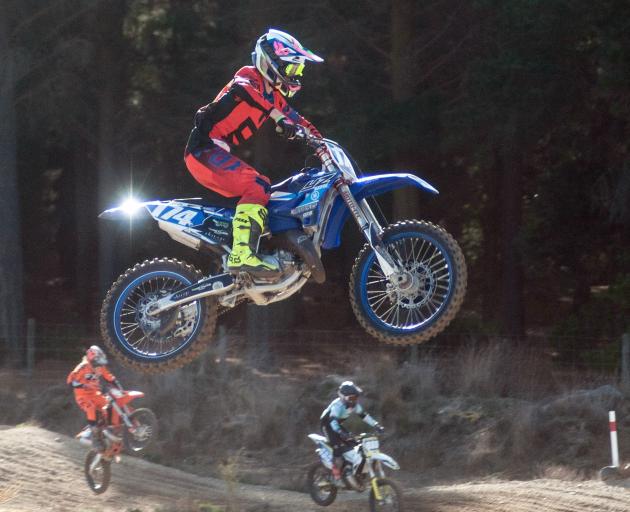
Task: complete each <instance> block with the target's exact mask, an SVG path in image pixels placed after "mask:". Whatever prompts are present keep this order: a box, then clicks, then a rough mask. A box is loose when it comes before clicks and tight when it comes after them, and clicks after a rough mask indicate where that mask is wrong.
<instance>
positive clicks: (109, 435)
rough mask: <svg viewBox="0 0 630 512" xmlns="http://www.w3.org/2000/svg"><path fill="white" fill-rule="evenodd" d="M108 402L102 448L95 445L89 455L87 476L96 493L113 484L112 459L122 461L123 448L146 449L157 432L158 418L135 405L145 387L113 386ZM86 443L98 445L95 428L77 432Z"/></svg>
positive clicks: (102, 423) (103, 414)
mask: <svg viewBox="0 0 630 512" xmlns="http://www.w3.org/2000/svg"><path fill="white" fill-rule="evenodd" d="M104 395H105V396H106V397H107V402H108V404H107V405H106V406H105V407H103V409H102V410H101V411H100V414H99V416H100V418H99V426H100V427H101V429H100V436H101V440H100V441H101V443H100V444H101V446H102V449H100V450H95V449H94V448H92V450H90V451H89V452H88V454H87V456H86V457H85V467H84V471H85V478H86V480H87V483H88V485H89V487H90V489H92V491H94V492H95V493H96V494H101V493H104V492H105V491H106V490H107V488H108V487H109V481H110V478H111V463H112V461H115V462H120V455H121V453H122V452H123V449H126V450H127V452H129V453H138V452H141V451H143V450H145V449H146V448H147V447H148V446H149V445H150V444H151V443H152V442H153V441H154V440H155V438H156V436H157V430H158V427H157V419H156V417H155V414H153V411H151V410H150V409H147V408H139V409H133V408H132V407H131V405H130V404H131V402H132V401H133V400H135V399H136V398H142V397H143V396H144V393H142V392H141V391H125V390H122V389H118V388H116V387H111V388H109V389H108V390H107V391H105V393H104ZM76 437H77V438H78V439H79V441H80V442H81V443H82V444H85V445H89V446H90V447H92V446H94V443H93V442H92V431H91V429H90V427H89V426H88V427H85V428H84V429H83V430H82V431H81V432H79V433H78V434H77V436H76Z"/></svg>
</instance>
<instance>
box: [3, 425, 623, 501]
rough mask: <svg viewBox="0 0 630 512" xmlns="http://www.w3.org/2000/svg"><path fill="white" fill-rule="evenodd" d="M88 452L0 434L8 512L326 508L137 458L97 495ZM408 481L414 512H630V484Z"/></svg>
mask: <svg viewBox="0 0 630 512" xmlns="http://www.w3.org/2000/svg"><path fill="white" fill-rule="evenodd" d="M85 454H86V448H85V447H83V446H81V445H80V444H79V443H78V442H77V441H76V440H74V439H71V438H69V437H67V436H63V435H60V434H57V433H53V432H50V431H47V430H44V429H41V428H38V427H34V426H18V427H11V428H4V429H2V430H0V510H1V511H3V512H18V511H20V512H27V511H29V512H30V511H36V510H46V511H68V510H76V511H95V512H96V511H128V510H134V511H142V512H149V511H166V510H169V511H181V512H184V511H191V512H192V511H198V510H213V511H214V510H216V511H220V510H231V511H252V512H253V511H257V512H258V511H279V512H285V511H286V512H288V511H295V510H299V511H300V512H307V511H316V510H319V511H322V510H324V509H323V508H321V507H318V506H316V505H315V504H313V503H312V502H311V500H310V498H309V496H308V495H307V494H302V493H299V492H292V491H285V490H280V489H276V488H273V487H266V486H255V485H243V484H240V483H238V482H226V481H222V480H218V479H214V478H202V477H199V476H195V475H192V474H190V473H186V472H183V471H179V470H177V469H173V468H169V467H165V466H161V465H158V464H154V463H151V462H148V461H145V460H141V459H139V458H134V457H130V456H124V457H123V460H122V462H121V463H120V464H115V465H114V467H113V468H112V484H111V486H110V488H109V489H108V490H107V492H106V493H105V494H103V495H100V496H96V495H94V494H93V493H92V492H91V491H90V489H89V488H88V487H87V485H86V483H85V480H84V476H83V461H84V457H85ZM403 480H404V481H403V482H402V484H403V489H404V494H405V510H406V511H408V512H409V511H412V512H429V511H435V512H441V511H444V512H455V511H458V512H467V511H469V512H481V511H506V512H507V511H510V512H521V511H523V512H524V511H538V510H545V511H558V512H559V511H562V512H573V511H576V512H577V511H590V510H593V511H595V510H597V511H609V512H614V511H630V489H628V488H627V487H626V486H627V485H630V484H627V483H626V482H617V483H616V484H615V485H610V484H604V483H602V482H599V481H595V480H591V481H566V480H553V479H541V480H532V481H500V480H497V481H483V482H470V483H460V484H456V485H436V486H423V487H420V486H418V487H415V486H414V484H413V481H412V479H410V478H404V479H403ZM200 506H201V507H200ZM213 507H214V508H213ZM327 510H330V511H331V512H333V511H344V512H346V511H347V512H355V511H363V510H368V505H367V496H365V495H358V494H351V493H341V496H340V499H339V500H338V501H337V502H336V503H335V504H333V505H332V506H330V507H329V508H328V509H327Z"/></svg>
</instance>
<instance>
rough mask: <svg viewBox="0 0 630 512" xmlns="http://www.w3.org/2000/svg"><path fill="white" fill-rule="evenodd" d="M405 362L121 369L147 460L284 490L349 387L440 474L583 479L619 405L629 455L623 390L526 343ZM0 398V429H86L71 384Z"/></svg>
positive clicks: (403, 457) (400, 443)
mask: <svg viewBox="0 0 630 512" xmlns="http://www.w3.org/2000/svg"><path fill="white" fill-rule="evenodd" d="M395 356H396V353H395V352H394V351H392V352H383V353H380V355H379V357H375V356H374V354H367V355H360V356H355V357H354V358H352V361H351V364H348V365H345V366H344V369H343V370H342V371H341V372H340V371H339V370H340V368H339V366H337V367H336V368H335V369H334V371H336V372H338V373H333V374H329V375H327V374H326V373H325V370H324V371H321V372H314V371H313V368H314V367H316V366H317V365H321V367H322V368H324V369H325V368H327V365H326V364H325V361H324V364H322V361H319V360H317V361H315V363H317V365H315V366H314V363H313V364H310V363H309V362H308V361H306V362H302V363H300V364H305V365H308V368H309V369H308V371H307V372H301V371H300V369H299V368H297V367H295V366H291V362H287V361H293V360H290V359H289V358H287V360H283V359H282V358H280V357H279V356H277V355H276V357H275V358H274V359H275V362H274V365H273V366H271V365H269V363H268V360H269V358H263V359H261V360H260V361H259V360H257V358H256V357H255V354H252V353H251V352H250V353H249V354H248V355H247V358H246V362H244V361H243V360H239V359H237V358H235V357H232V358H231V359H227V358H225V357H223V355H222V357H220V358H218V357H217V353H215V352H213V351H212V350H211V351H209V352H207V353H206V354H204V356H202V357H201V358H200V359H199V360H198V361H196V362H195V363H193V364H191V365H190V366H188V367H187V368H185V369H183V370H178V371H176V372H172V373H169V374H166V375H161V376H153V377H145V376H140V375H137V374H134V373H131V372H128V371H124V370H121V371H120V372H119V373H120V374H119V377H120V378H121V380H122V381H123V383H124V384H125V385H126V386H127V387H128V388H135V389H141V390H143V391H145V392H146V393H147V397H146V399H144V400H143V402H144V404H143V405H144V406H147V407H150V408H151V409H153V410H154V412H155V413H156V415H157V417H158V419H159V422H160V432H161V435H160V439H159V441H158V443H157V446H156V447H155V449H154V451H153V452H152V453H151V454H149V457H150V458H152V459H153V460H155V461H156V462H161V463H166V464H171V465H177V466H181V467H184V468H186V469H188V470H191V469H192V470H194V471H196V472H198V473H202V474H212V475H216V476H221V477H223V478H224V479H225V480H226V481H228V482H230V481H233V482H236V481H237V480H241V481H243V480H248V481H252V482H254V481H255V483H265V478H275V479H276V481H274V483H275V484H279V485H282V486H284V487H287V486H288V487H292V486H294V485H298V481H299V478H297V476H296V469H295V468H301V467H303V465H304V464H306V463H308V462H309V461H310V460H311V459H312V457H313V454H312V452H313V445H312V443H311V442H310V441H309V440H308V439H307V438H306V435H307V434H308V433H309V432H313V431H318V430H319V415H320V413H321V411H322V410H323V408H324V407H325V406H326V405H327V404H328V403H329V401H330V400H331V399H332V398H333V397H334V396H335V392H336V388H337V386H338V385H339V383H340V382H341V381H343V380H345V379H348V378H350V379H353V380H355V381H356V382H357V383H358V384H359V385H361V386H362V387H363V388H364V389H365V391H366V394H365V397H364V401H363V403H364V405H366V407H367V409H368V410H369V411H370V412H371V413H372V414H373V415H374V416H375V417H376V418H377V419H379V421H381V422H382V423H383V424H384V425H385V426H386V428H387V432H388V435H387V437H386V438H385V440H384V450H385V451H386V452H388V453H390V454H391V455H393V456H394V457H395V458H396V459H398V460H399V462H400V463H401V465H402V467H403V468H404V469H406V470H410V471H421V472H424V473H431V474H434V475H436V476H438V477H443V478H454V477H464V476H466V477H468V476H482V475H488V474H496V473H501V474H504V475H507V476H511V477H531V476H541V475H548V476H549V477H552V478H553V477H554V476H553V475H557V476H556V477H557V478H562V477H563V475H564V476H566V477H567V478H578V477H581V476H582V475H586V474H590V473H591V472H593V471H596V470H597V469H598V468H599V467H601V466H603V465H605V464H606V463H607V462H608V444H607V443H608V438H607V431H606V428H607V411H608V410H609V409H613V408H614V409H616V410H617V411H618V418H619V419H620V436H621V437H620V444H621V446H622V447H624V446H630V436H625V433H624V432H626V431H627V432H629V433H630V406H628V404H627V402H626V400H625V399H624V397H623V395H622V394H621V393H620V392H618V391H617V390H616V389H615V388H613V387H611V386H608V387H599V388H595V389H592V388H591V389H589V388H588V383H585V382H581V381H579V380H576V381H575V386H574V387H567V386H566V385H565V384H564V382H566V379H565V380H564V381H563V383H559V382H558V381H557V379H556V375H555V374H554V372H553V369H552V368H551V366H550V364H549V362H548V361H547V360H541V359H540V358H539V357H538V356H536V355H535V353H534V351H532V350H529V349H528V347H518V346H516V347H515V346H513V345H510V344H507V343H504V342H502V341H501V340H497V341H496V342H494V343H487V344H484V345H481V344H471V346H469V347H466V348H462V349H461V350H460V351H459V352H457V353H455V354H454V355H452V356H451V357H450V358H435V357H428V356H427V357H422V358H420V359H419V360H417V361H415V362H405V363H402V364H401V363H399V362H398V361H397V359H396V357H395ZM263 360H264V361H267V363H265V364H263V363H262V362H261V361H263ZM218 361H219V362H218ZM579 387H584V390H581V391H580V390H579V389H576V388H579ZM0 403H1V404H2V406H0V423H10V424H15V423H19V422H22V421H25V420H26V419H28V418H33V419H35V420H36V421H38V422H39V423H41V424H42V425H43V426H45V427H46V428H52V429H54V430H58V431H62V432H65V433H68V434H74V433H76V431H77V430H78V429H79V428H80V426H81V425H82V423H83V417H82V413H80V411H79V410H78V409H77V408H76V406H75V405H74V403H73V399H72V396H71V393H70V392H69V391H68V390H67V388H66V387H65V386H64V385H61V384H60V385H58V386H48V387H47V388H46V389H45V390H44V391H43V392H41V393H38V394H37V396H26V395H22V396H21V397H20V396H18V395H16V394H15V393H6V392H4V394H2V395H0ZM138 405H140V403H138ZM350 426H351V427H352V428H354V429H355V430H364V429H365V428H366V427H365V426H364V425H362V424H360V422H355V423H351V424H350ZM624 436H625V437H624ZM261 464H262V467H263V469H260V468H261ZM272 466H273V468H274V469H273V470H269V469H268V468H269V467H272ZM265 468H267V469H265ZM283 468H287V469H286V470H283ZM244 469H246V470H247V471H249V473H247V472H246V471H244ZM256 470H258V472H256ZM270 475H272V476H270ZM195 506H196V505H195Z"/></svg>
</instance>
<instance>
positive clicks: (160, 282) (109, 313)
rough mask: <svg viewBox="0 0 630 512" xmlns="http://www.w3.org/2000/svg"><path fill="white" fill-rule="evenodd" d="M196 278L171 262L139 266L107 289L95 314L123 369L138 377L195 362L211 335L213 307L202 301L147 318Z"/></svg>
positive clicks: (210, 301)
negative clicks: (138, 373)
mask: <svg viewBox="0 0 630 512" xmlns="http://www.w3.org/2000/svg"><path fill="white" fill-rule="evenodd" d="M201 278H202V274H201V272H199V271H198V270H196V269H195V268H194V267H193V266H191V265H188V264H186V263H184V262H181V261H177V260H174V259H154V260H152V261H145V262H143V263H139V264H137V265H136V266H134V267H133V268H131V269H129V270H127V272H125V273H124V274H123V275H121V276H120V277H119V278H118V280H117V281H116V282H115V283H114V285H113V286H112V287H111V289H110V290H109V292H108V293H107V296H106V297H105V300H104V301H103V307H102V309H101V334H102V336H103V338H104V340H105V343H106V344H107V346H108V347H109V348H110V349H113V351H114V354H115V355H116V356H118V357H119V359H121V360H122V362H123V363H125V364H126V365H127V366H131V367H133V368H135V369H137V370H140V371H141V372H144V373H158V372H162V371H166V370H171V369H175V368H179V367H181V366H183V365H185V364H186V363H188V362H190V361H192V360H193V359H194V358H196V357H197V356H198V355H199V354H200V352H201V351H202V350H203V349H204V348H205V345H207V344H208V343H209V342H210V341H211V340H212V336H213V334H214V329H215V326H216V320H217V302H216V299H214V298H212V297H206V298H204V299H199V300H196V301H194V302H189V303H185V304H182V305H179V306H175V307H173V308H171V309H168V310H166V311H164V312H162V313H160V314H157V315H151V314H150V312H151V308H152V307H153V306H154V304H155V303H156V302H157V301H158V300H160V299H161V298H163V297H166V296H167V295H169V294H171V293H173V292H175V291H177V290H179V289H182V288H185V287H186V286H189V285H191V284H193V283H195V282H197V281H199V280H200V279H201Z"/></svg>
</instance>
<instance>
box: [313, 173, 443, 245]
mask: <svg viewBox="0 0 630 512" xmlns="http://www.w3.org/2000/svg"><path fill="white" fill-rule="evenodd" d="M404 187H416V188H419V189H421V190H424V191H425V192H429V193H431V194H439V192H438V190H437V189H436V188H435V187H434V186H433V185H431V184H430V183H428V182H426V181H425V180H423V179H422V178H419V177H418V176H414V175H413V174H409V173H392V174H377V175H374V176H366V177H364V178H359V179H358V180H357V181H355V182H354V183H352V184H351V185H350V191H351V192H352V195H353V196H354V197H355V199H356V200H357V201H361V200H363V199H366V198H368V197H373V196H378V195H380V194H384V193H385V192H390V191H392V190H396V189H399V188H404ZM349 214H350V212H349V211H348V207H347V206H346V203H344V202H343V199H341V197H340V196H337V197H336V198H335V202H334V203H333V206H332V209H331V211H330V216H329V217H328V222H327V224H326V231H325V234H324V238H323V241H322V248H323V249H333V248H334V247H339V245H341V231H342V230H343V226H344V225H345V223H346V220H347V219H348V216H349Z"/></svg>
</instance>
